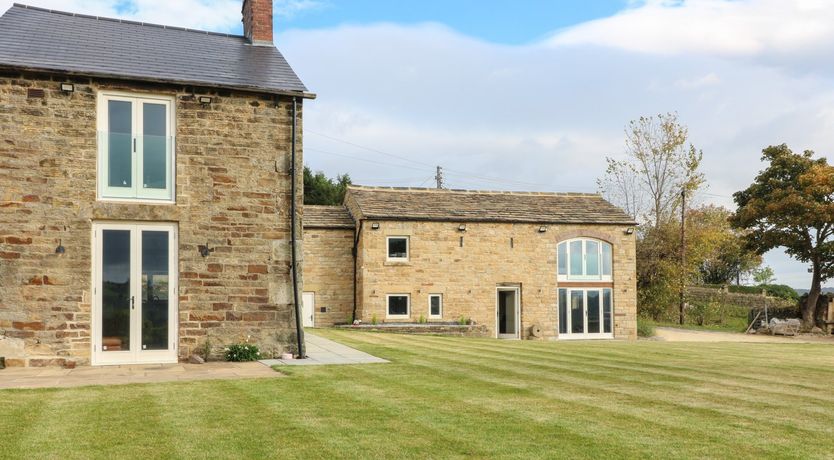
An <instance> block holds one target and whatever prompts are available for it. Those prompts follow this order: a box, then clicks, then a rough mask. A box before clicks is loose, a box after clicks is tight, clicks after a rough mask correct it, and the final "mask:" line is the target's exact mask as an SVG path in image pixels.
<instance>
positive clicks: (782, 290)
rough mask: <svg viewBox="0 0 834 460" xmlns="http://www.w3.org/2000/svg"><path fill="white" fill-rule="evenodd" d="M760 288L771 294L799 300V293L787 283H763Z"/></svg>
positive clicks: (781, 297)
mask: <svg viewBox="0 0 834 460" xmlns="http://www.w3.org/2000/svg"><path fill="white" fill-rule="evenodd" d="M759 289H764V290H765V291H766V292H767V295H769V296H773V297H778V298H780V299H786V300H799V294H798V293H797V292H796V291H795V290H794V289H793V288H792V287H790V286H788V285H785V284H762V285H761V286H759Z"/></svg>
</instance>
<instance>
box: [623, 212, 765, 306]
mask: <svg viewBox="0 0 834 460" xmlns="http://www.w3.org/2000/svg"><path fill="white" fill-rule="evenodd" d="M731 216H732V212H731V211H730V210H728V209H726V208H723V207H721V206H713V205H705V206H699V207H697V208H694V209H690V210H688V211H687V213H686V234H687V244H686V265H685V266H681V260H680V219H670V220H668V221H666V222H664V223H661V224H660V226H658V227H650V228H648V229H646V230H644V231H643V233H642V235H641V238H640V239H638V241H637V293H638V299H639V306H640V307H639V308H640V313H641V314H644V315H650V316H652V317H654V318H655V319H657V320H662V319H664V318H663V317H664V316H670V315H671V313H672V311H673V310H674V307H675V304H677V303H678V301H679V297H678V296H679V293H680V285H681V284H680V283H681V281H683V283H684V284H685V285H692V284H699V283H703V282H707V283H716V284H723V283H727V282H730V281H733V280H735V279H736V278H737V276H738V275H739V274H740V273H741V274H744V273H747V272H749V271H750V270H752V269H754V268H756V267H757V266H759V264H760V263H761V257H760V256H759V255H758V254H757V253H755V252H754V251H751V250H749V249H747V248H746V246H745V235H744V233H743V232H741V231H739V230H737V229H734V228H732V227H731V225H730V222H729V218H730V217H731Z"/></svg>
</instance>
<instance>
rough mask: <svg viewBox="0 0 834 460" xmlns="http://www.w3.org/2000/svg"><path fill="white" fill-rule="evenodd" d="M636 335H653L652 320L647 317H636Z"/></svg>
mask: <svg viewBox="0 0 834 460" xmlns="http://www.w3.org/2000/svg"><path fill="white" fill-rule="evenodd" d="M637 335H638V336H639V337H654V322H652V320H650V319H647V318H641V317H639V316H638V317H637Z"/></svg>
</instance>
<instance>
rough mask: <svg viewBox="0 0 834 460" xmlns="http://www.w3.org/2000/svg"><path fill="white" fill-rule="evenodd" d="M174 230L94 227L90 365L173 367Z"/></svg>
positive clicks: (114, 225)
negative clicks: (159, 365) (91, 350)
mask: <svg viewBox="0 0 834 460" xmlns="http://www.w3.org/2000/svg"><path fill="white" fill-rule="evenodd" d="M177 280H178V276H177V226H176V224H173V223H94V224H93V340H92V345H93V354H92V364H93V365H100V364H137V363H175V362H177V349H176V346H177Z"/></svg>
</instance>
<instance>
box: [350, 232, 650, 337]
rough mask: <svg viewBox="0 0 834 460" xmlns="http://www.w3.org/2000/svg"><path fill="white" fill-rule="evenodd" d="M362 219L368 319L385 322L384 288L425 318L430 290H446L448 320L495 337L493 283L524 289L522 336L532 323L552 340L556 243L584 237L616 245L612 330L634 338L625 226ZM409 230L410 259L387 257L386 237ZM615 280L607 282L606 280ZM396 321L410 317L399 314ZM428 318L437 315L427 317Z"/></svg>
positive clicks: (415, 316)
mask: <svg viewBox="0 0 834 460" xmlns="http://www.w3.org/2000/svg"><path fill="white" fill-rule="evenodd" d="M372 222H377V221H368V222H365V225H364V226H363V230H362V237H361V239H360V244H359V267H360V268H359V280H360V286H359V289H358V297H359V310H358V313H357V316H358V317H359V318H361V319H362V320H363V321H364V322H366V323H367V322H370V321H372V319H373V318H376V320H377V321H379V322H384V321H385V316H386V294H400V293H405V294H410V296H411V316H410V318H409V319H408V320H410V321H418V320H419V318H420V316H421V315H422V316H423V317H425V318H428V316H429V315H428V296H429V294H443V318H442V319H439V320H438V321H450V320H451V321H455V320H457V319H458V318H460V317H461V316H463V317H465V318H471V319H472V320H474V321H475V322H476V323H477V324H482V325H485V326H486V327H487V328H488V330H489V335H490V336H494V335H495V324H496V318H495V314H496V313H495V311H496V287H498V286H500V285H517V286H520V287H521V326H522V334H523V336H524V337H525V338H527V336H528V335H529V328H530V326H532V325H533V324H539V325H540V326H541V327H542V330H543V333H544V337H545V338H551V339H552V338H555V337H556V335H557V332H556V331H557V330H558V327H557V326H558V323H557V289H558V287H559V284H558V283H557V279H556V249H557V248H556V247H557V245H558V243H559V242H560V241H563V240H565V239H568V238H574V237H579V236H587V237H592V238H598V239H602V240H605V241H608V242H610V243H611V244H612V245H613V251H614V267H613V272H614V277H613V286H614V291H613V294H614V334H615V336H616V337H621V338H631V339H633V338H636V336H637V335H636V326H637V324H636V314H637V305H636V304H637V300H636V274H635V239H634V235H626V234H625V229H626V226H618V225H558V226H557V225H551V226H549V228H548V229H547V231H546V232H544V233H540V232H539V227H540V226H539V225H533V224H508V223H472V222H469V223H467V224H466V231H465V232H461V231H459V230H458V225H459V224H458V223H457V222H401V221H379V223H380V228H379V229H378V230H373V229H371V225H370V224H371V223H372ZM387 236H408V237H409V238H410V257H409V260H408V262H389V261H387V260H386V237H387ZM609 285H610V284H609ZM396 321H397V322H402V321H405V320H403V319H397V320H396ZM429 321H430V322H431V321H433V320H431V319H429Z"/></svg>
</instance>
